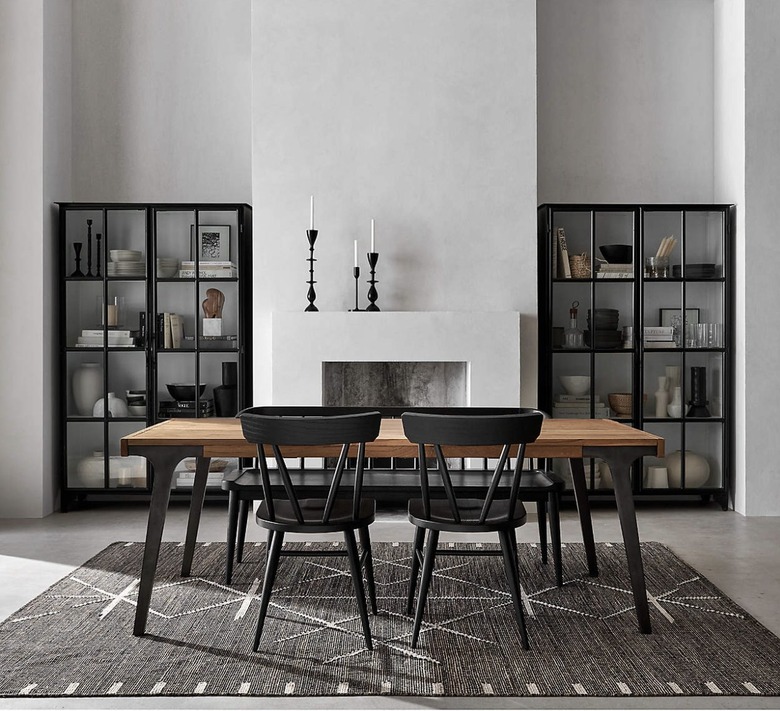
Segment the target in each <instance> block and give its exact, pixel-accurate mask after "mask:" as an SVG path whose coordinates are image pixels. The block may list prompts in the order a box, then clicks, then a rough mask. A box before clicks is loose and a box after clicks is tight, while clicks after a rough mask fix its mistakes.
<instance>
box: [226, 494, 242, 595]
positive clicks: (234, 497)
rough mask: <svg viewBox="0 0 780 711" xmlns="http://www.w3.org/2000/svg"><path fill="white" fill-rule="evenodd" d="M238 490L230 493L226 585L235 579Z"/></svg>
mask: <svg viewBox="0 0 780 711" xmlns="http://www.w3.org/2000/svg"><path fill="white" fill-rule="evenodd" d="M238 508H239V500H238V492H236V491H231V492H230V494H229V495H228V524H227V554H226V556H225V558H226V560H225V585H230V581H231V580H232V579H233V557H234V556H235V554H236V526H237V525H238Z"/></svg>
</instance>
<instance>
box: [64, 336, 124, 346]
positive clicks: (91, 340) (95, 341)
mask: <svg viewBox="0 0 780 711" xmlns="http://www.w3.org/2000/svg"><path fill="white" fill-rule="evenodd" d="M77 343H78V344H80V345H86V346H102V345H103V343H105V341H104V340H103V339H102V338H97V337H96V336H79V337H78V341H77ZM108 345H109V346H132V345H134V342H133V339H132V338H124V337H122V338H109V339H108Z"/></svg>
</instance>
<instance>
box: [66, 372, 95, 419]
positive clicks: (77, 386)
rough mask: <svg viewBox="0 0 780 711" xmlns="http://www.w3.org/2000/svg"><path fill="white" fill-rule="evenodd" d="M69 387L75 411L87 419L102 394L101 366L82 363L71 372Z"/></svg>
mask: <svg viewBox="0 0 780 711" xmlns="http://www.w3.org/2000/svg"><path fill="white" fill-rule="evenodd" d="M71 385H72V386H73V402H74V403H75V404H76V411H77V412H78V414H79V415H84V416H85V417H89V416H90V415H92V410H93V408H94V406H95V403H96V402H97V401H98V400H99V399H100V397H101V395H102V394H103V366H102V365H101V364H100V363H82V364H81V365H80V366H79V367H78V368H76V370H75V371H74V372H73V380H72V381H71Z"/></svg>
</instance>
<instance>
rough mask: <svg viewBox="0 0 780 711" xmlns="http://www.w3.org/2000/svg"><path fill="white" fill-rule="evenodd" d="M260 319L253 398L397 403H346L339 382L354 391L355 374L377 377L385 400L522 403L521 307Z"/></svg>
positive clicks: (264, 400) (281, 401)
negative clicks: (393, 389)
mask: <svg viewBox="0 0 780 711" xmlns="http://www.w3.org/2000/svg"><path fill="white" fill-rule="evenodd" d="M254 325H255V333H256V334H257V335H258V337H257V338H256V341H257V346H256V347H255V364H254V373H255V393H254V397H253V402H254V404H256V405H321V404H334V405H335V404H356V405H358V404H368V405H388V406H389V405H392V404H394V403H393V402H391V401H389V400H387V401H381V402H380V401H376V400H374V401H371V402H369V401H368V400H373V398H371V397H369V396H365V397H367V398H368V400H363V401H356V400H350V402H345V401H344V399H343V397H344V396H345V392H342V393H341V394H339V393H338V392H337V391H338V390H339V388H340V389H341V390H342V391H346V393H347V395H348V396H349V397H350V398H351V394H350V393H351V392H352V388H353V385H352V384H351V383H353V382H354V380H355V378H357V379H358V381H359V382H363V383H364V384H365V383H366V382H368V381H367V380H366V379H370V378H374V380H373V381H372V382H374V383H378V384H375V385H371V386H370V388H372V389H378V392H380V393H382V394H381V396H378V397H381V398H382V399H383V400H384V399H385V398H386V397H387V398H389V397H400V398H401V399H402V400H405V399H406V398H407V397H411V396H413V397H414V398H415V400H412V401H399V403H398V404H399V405H400V406H403V405H412V404H416V405H424V404H430V405H465V406H482V407H517V406H519V404H520V314H519V313H517V312H513V311H510V312H503V311H502V312H438V311H437V312H413V311H390V312H379V313H366V312H360V313H341V312H316V313H303V312H296V313H274V314H267V315H266V316H265V317H260V318H258V319H257V320H256V322H255V324H254ZM343 375H346V378H347V379H346V380H344V379H343V378H342V376H343ZM337 376H338V377H339V378H342V380H341V382H343V383H344V385H343V387H342V386H336V387H335V391H334V386H333V385H332V379H333V378H336V377H337ZM393 381H397V382H398V383H401V384H402V386H403V387H402V388H401V391H400V394H399V392H395V393H394V394H393V393H392V392H391V388H388V387H386V385H387V383H392V382H393ZM451 386H452V387H451ZM404 389H405V390H404ZM404 392H405V394H404ZM361 397H363V396H361Z"/></svg>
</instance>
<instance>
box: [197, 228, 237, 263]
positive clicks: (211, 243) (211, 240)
mask: <svg viewBox="0 0 780 711" xmlns="http://www.w3.org/2000/svg"><path fill="white" fill-rule="evenodd" d="M197 250H198V259H199V260H200V261H201V262H229V261H230V225H198V239H197ZM193 259H194V256H193Z"/></svg>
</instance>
